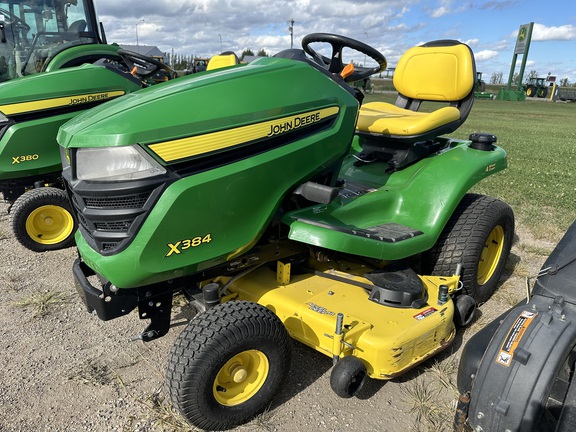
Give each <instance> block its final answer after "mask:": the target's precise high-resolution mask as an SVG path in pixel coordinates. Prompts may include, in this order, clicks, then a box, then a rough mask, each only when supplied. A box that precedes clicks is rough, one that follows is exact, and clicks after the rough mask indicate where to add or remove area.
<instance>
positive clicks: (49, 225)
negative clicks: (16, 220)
mask: <svg viewBox="0 0 576 432" xmlns="http://www.w3.org/2000/svg"><path fill="white" fill-rule="evenodd" d="M73 230H74V219H73V218H72V215H71V214H70V212H69V211H68V210H66V209H65V208H63V207H59V206H55V205H45V206H42V207H38V208H37V209H35V210H34V211H32V213H30V215H29V216H28V217H27V218H26V233H28V236H29V237H30V238H31V239H32V240H34V241H35V242H37V243H40V244H45V245H53V244H58V243H60V242H62V241H64V240H66V239H67V238H68V237H69V236H70V234H72V231H73Z"/></svg>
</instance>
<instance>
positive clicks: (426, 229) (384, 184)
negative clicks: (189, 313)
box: [282, 141, 507, 260]
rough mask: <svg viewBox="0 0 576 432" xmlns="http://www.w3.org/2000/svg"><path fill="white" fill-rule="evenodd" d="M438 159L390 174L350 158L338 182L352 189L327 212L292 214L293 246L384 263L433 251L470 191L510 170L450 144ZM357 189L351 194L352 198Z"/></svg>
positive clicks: (495, 156)
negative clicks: (381, 260)
mask: <svg viewBox="0 0 576 432" xmlns="http://www.w3.org/2000/svg"><path fill="white" fill-rule="evenodd" d="M449 144H450V145H449V148H448V149H447V150H445V151H443V152H441V153H440V154H438V155H434V156H431V157H428V158H425V159H422V160H420V161H419V162H417V163H416V164H414V165H411V166H409V167H407V168H405V169H403V170H400V171H397V172H394V173H392V174H386V173H385V170H386V168H387V166H386V164H384V163H382V162H375V163H371V164H360V165H356V164H355V163H354V162H356V159H354V157H353V156H352V155H350V156H349V157H348V158H347V160H346V161H345V162H344V164H343V168H342V170H341V172H340V178H341V179H343V180H345V181H346V182H347V183H346V185H345V187H344V188H343V190H342V191H341V192H340V195H339V196H338V197H337V198H336V199H335V200H334V201H333V202H331V203H330V204H328V205H316V206H313V207H308V208H305V209H302V210H296V211H293V212H290V213H287V214H286V215H285V216H284V217H283V219H282V221H283V222H284V223H286V224H287V225H289V227H290V233H289V238H290V239H291V240H295V241H299V242H303V243H307V244H311V245H314V246H319V247H323V248H327V249H333V250H337V251H341V252H346V253H351V254H357V255H361V256H367V257H372V258H376V259H384V260H397V259H402V258H406V257H409V256H412V255H415V254H418V253H421V252H423V251H425V250H428V249H430V248H431V247H432V246H433V245H434V244H435V243H436V241H437V240H438V237H439V236H440V233H441V232H442V229H443V228H444V226H445V225H446V223H447V222H448V220H449V219H450V216H451V215H452V213H453V212H454V210H455V209H456V206H457V205H458V203H459V202H460V200H461V199H462V197H463V196H464V194H466V192H467V191H468V190H469V189H470V188H471V187H472V186H474V185H475V184H476V183H478V182H479V181H480V180H482V179H483V178H485V177H487V176H489V175H491V174H494V173H496V172H498V171H501V170H503V169H504V168H506V165H507V163H506V152H505V151H504V150H503V149H502V148H500V147H497V146H493V149H492V150H491V151H481V150H475V149H473V148H470V147H469V145H470V141H452V142H450V143H449ZM350 189H353V193H350Z"/></svg>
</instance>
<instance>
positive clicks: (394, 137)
mask: <svg viewBox="0 0 576 432" xmlns="http://www.w3.org/2000/svg"><path fill="white" fill-rule="evenodd" d="M475 78H476V67H475V62H474V55H473V54H472V50H471V49H470V47H468V45H466V44H463V43H461V42H458V41H453V40H440V41H434V42H428V43H426V44H424V45H421V46H417V47H414V48H411V49H409V50H408V51H407V52H406V53H405V54H404V55H403V56H402V57H401V58H400V61H399V62H398V65H397V67H396V70H395V71H394V78H393V83H394V87H395V88H396V90H397V91H398V97H397V99H396V102H395V104H390V103H386V102H371V103H366V104H364V105H363V106H362V107H361V108H360V112H359V115H358V122H357V126H356V129H357V132H358V133H359V134H360V135H361V136H362V135H367V136H370V137H372V138H374V139H379V138H380V139H382V140H383V141H395V142H405V143H408V144H409V143H414V142H418V141H425V140H428V139H430V138H433V137H436V136H438V135H443V134H446V133H450V132H453V131H454V130H456V129H458V127H459V126H460V125H461V124H462V123H464V121H465V120H466V118H467V117H468V114H469V112H470V109H471V108H472V104H473V102H474V82H475ZM422 102H434V103H437V102H439V103H442V104H443V105H442V106H440V107H438V108H436V109H434V110H432V111H431V112H423V111H419V109H420V107H421V104H422ZM435 105H436V104H432V106H433V108H434V107H435Z"/></svg>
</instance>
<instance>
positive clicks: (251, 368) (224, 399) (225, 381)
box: [212, 350, 270, 406]
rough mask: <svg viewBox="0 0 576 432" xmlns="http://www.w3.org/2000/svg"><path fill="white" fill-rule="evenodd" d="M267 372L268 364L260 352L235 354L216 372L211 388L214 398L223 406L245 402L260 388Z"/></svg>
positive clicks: (251, 351) (250, 351)
mask: <svg viewBox="0 0 576 432" xmlns="http://www.w3.org/2000/svg"><path fill="white" fill-rule="evenodd" d="M269 371H270V363H269V362H268V358H267V357H266V356H265V355H264V353H262V352H261V351H258V350H249V351H243V352H241V353H239V354H236V355H235V356H234V357H232V358H231V359H230V360H228V361H227V362H226V364H225V365H224V366H222V368H221V369H220V371H218V374H217V375H216V379H215V380H214V385H213V388H212V390H213V392H214V398H215V399H216V401H217V402H218V403H219V404H221V405H225V406H234V405H239V404H241V403H243V402H246V401H247V400H249V399H250V398H252V397H253V396H254V395H255V394H256V393H258V391H259V390H260V389H261V388H262V386H263V385H264V382H265V381H266V378H267V377H268V373H269Z"/></svg>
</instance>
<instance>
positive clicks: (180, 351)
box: [166, 301, 291, 429]
mask: <svg viewBox="0 0 576 432" xmlns="http://www.w3.org/2000/svg"><path fill="white" fill-rule="evenodd" d="M255 335H259V336H256V339H260V338H264V339H267V340H272V341H274V344H276V345H277V348H278V349H279V350H280V351H281V352H282V353H283V355H282V356H280V357H281V359H282V360H281V361H282V362H283V364H279V365H270V368H271V369H272V368H276V367H277V370H279V371H281V376H279V377H277V378H274V377H272V379H273V380H274V382H273V383H272V387H273V391H274V393H275V392H276V390H277V389H278V387H279V386H280V385H281V383H282V382H283V381H284V378H285V376H286V374H287V372H288V370H289V367H290V358H291V340H290V337H289V336H288V332H287V331H286V329H285V328H284V326H283V324H282V322H281V321H280V320H279V318H278V317H277V316H276V315H275V314H274V313H273V312H272V311H270V310H268V309H266V308H265V307H263V306H261V305H259V304H256V303H252V302H245V301H233V302H226V303H222V304H219V305H217V306H215V307H214V308H212V309H210V310H208V311H206V312H204V313H202V314H200V315H198V316H197V317H195V318H194V319H193V320H192V321H191V322H190V323H189V325H188V326H187V327H186V328H185V329H184V330H183V331H182V333H181V334H180V335H179V337H178V338H177V340H176V342H175V343H174V345H173V347H172V349H171V352H170V355H169V358H168V367H167V371H166V382H167V386H168V392H169V394H170V397H171V400H172V403H173V404H174V406H175V407H176V408H177V409H178V410H179V411H180V413H181V414H182V415H183V416H184V417H185V418H186V419H187V420H188V421H189V422H190V423H191V424H193V425H194V426H197V427H200V428H204V429H228V428H231V427H234V426H237V425H239V424H242V423H244V422H246V421H248V420H249V419H250V418H251V417H253V416H254V415H255V414H257V413H258V412H260V411H261V410H263V409H264V408H265V407H266V405H267V404H268V403H269V398H268V397H266V398H265V399H263V400H257V401H254V402H253V403H254V405H256V406H257V407H258V408H257V409H254V410H253V411H254V412H245V411H244V410H243V409H242V407H241V405H244V404H241V405H240V406H236V407H228V408H227V409H226V411H227V412H226V415H215V414H214V413H210V412H205V411H206V410H205V409H203V408H202V401H200V400H199V399H200V398H201V393H200V392H199V391H198V383H199V382H205V380H206V379H209V378H208V377H207V376H206V375H207V369H208V368H209V367H207V365H218V364H220V366H219V367H221V365H222V364H223V363H225V361H227V360H228V358H223V357H222V356H223V354H225V353H226V352H227V351H229V350H230V349H233V347H234V346H235V345H238V344H242V343H243V341H245V340H247V339H249V338H254V336H255ZM271 375H272V373H271ZM263 396H264V395H263ZM259 397H260V393H258V394H256V395H254V396H253V397H252V399H250V401H249V402H252V401H253V400H255V399H258V398H259Z"/></svg>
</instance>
